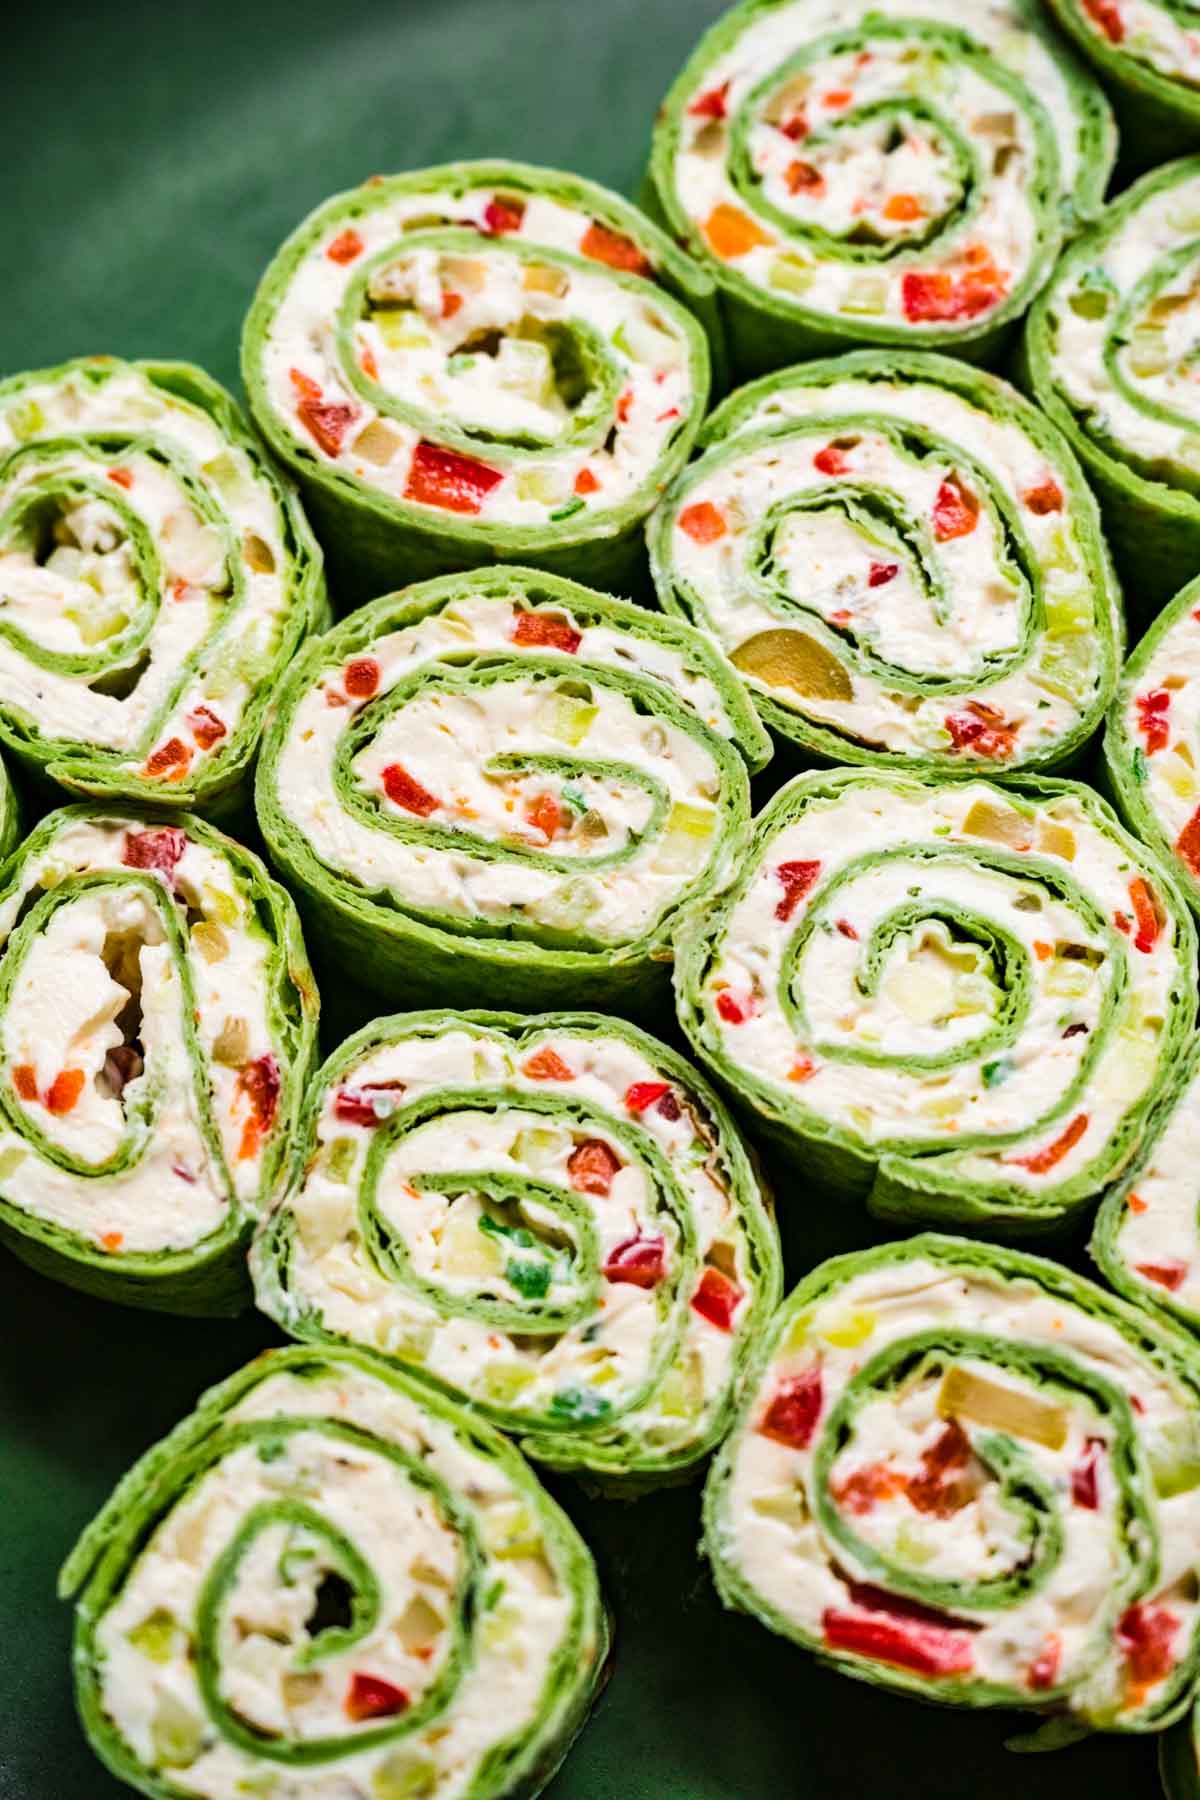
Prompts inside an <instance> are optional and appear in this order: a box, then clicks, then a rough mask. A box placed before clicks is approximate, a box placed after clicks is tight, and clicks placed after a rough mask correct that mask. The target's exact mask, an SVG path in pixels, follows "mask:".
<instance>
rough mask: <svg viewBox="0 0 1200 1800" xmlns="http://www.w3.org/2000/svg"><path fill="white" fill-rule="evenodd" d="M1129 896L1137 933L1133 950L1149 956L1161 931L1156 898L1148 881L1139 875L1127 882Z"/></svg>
mask: <svg viewBox="0 0 1200 1800" xmlns="http://www.w3.org/2000/svg"><path fill="white" fill-rule="evenodd" d="M1129 898H1130V900H1131V902H1132V903H1133V917H1134V922H1135V923H1136V925H1137V935H1136V937H1135V938H1134V940H1133V947H1134V949H1135V950H1140V951H1141V952H1142V954H1143V955H1144V956H1149V954H1150V952H1151V950H1153V948H1154V946H1155V944H1157V942H1158V939H1159V934H1160V933H1161V931H1162V919H1161V918H1160V917H1159V911H1158V900H1157V895H1156V894H1155V892H1154V889H1153V888H1152V887H1151V886H1150V884H1149V882H1147V881H1143V879H1142V877H1141V876H1140V875H1138V876H1136V877H1135V878H1134V880H1132V881H1131V882H1130V884H1129Z"/></svg>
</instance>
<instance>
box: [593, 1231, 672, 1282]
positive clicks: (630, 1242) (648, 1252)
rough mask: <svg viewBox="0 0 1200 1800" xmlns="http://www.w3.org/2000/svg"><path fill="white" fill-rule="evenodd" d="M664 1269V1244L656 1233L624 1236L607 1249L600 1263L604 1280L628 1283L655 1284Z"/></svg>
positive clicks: (665, 1258)
mask: <svg viewBox="0 0 1200 1800" xmlns="http://www.w3.org/2000/svg"><path fill="white" fill-rule="evenodd" d="M666 1272H667V1246H666V1244H665V1242H664V1240H663V1239H662V1238H660V1237H642V1236H641V1235H640V1234H639V1235H638V1236H637V1237H631V1238H626V1239H625V1241H624V1242H623V1243H621V1244H617V1245H616V1247H615V1248H614V1249H612V1250H610V1251H609V1254H608V1258H607V1260H606V1262H605V1264H604V1274H605V1278H606V1280H608V1281H623V1282H627V1283H628V1284H629V1285H630V1286H631V1287H640V1288H652V1287H657V1286H658V1284H659V1282H660V1281H662V1279H663V1278H664V1276H665V1275H666Z"/></svg>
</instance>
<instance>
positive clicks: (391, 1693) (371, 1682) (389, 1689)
mask: <svg viewBox="0 0 1200 1800" xmlns="http://www.w3.org/2000/svg"><path fill="white" fill-rule="evenodd" d="M345 1704H346V1713H347V1716H348V1717H349V1718H351V1719H354V1720H356V1721H361V1720H363V1719H390V1718H393V1717H394V1716H395V1714H396V1713H402V1712H406V1711H407V1710H408V1706H409V1698H408V1695H407V1694H406V1693H405V1691H404V1689H403V1688H399V1687H396V1686H394V1684H393V1683H392V1682H390V1681H384V1679H383V1678H382V1676H380V1675H364V1674H362V1673H361V1672H359V1671H357V1670H356V1671H355V1673H354V1674H353V1675H351V1677H350V1686H349V1687H348V1688H347V1690H346V1703H345Z"/></svg>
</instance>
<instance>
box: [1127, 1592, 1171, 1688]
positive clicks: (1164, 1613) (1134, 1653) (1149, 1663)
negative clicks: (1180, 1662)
mask: <svg viewBox="0 0 1200 1800" xmlns="http://www.w3.org/2000/svg"><path fill="white" fill-rule="evenodd" d="M1178 1630H1179V1620H1178V1619H1177V1618H1176V1617H1175V1614H1174V1613H1173V1612H1170V1611H1169V1610H1168V1609H1167V1607H1165V1606H1153V1605H1151V1604H1149V1603H1147V1602H1143V1603H1142V1604H1140V1605H1138V1606H1131V1607H1129V1609H1128V1610H1127V1611H1126V1612H1124V1613H1123V1614H1122V1615H1121V1618H1120V1621H1119V1623H1118V1625H1117V1642H1118V1644H1119V1645H1120V1646H1121V1653H1122V1655H1123V1656H1124V1658H1125V1661H1126V1663H1127V1664H1128V1665H1129V1673H1130V1675H1131V1676H1132V1678H1133V1680H1134V1681H1136V1682H1137V1683H1138V1684H1139V1685H1143V1686H1149V1685H1150V1684H1151V1683H1152V1682H1155V1681H1161V1680H1162V1678H1163V1676H1164V1675H1166V1674H1168V1673H1169V1671H1170V1668H1171V1664H1172V1662H1173V1661H1174V1658H1173V1657H1172V1655H1171V1640H1172V1639H1173V1638H1174V1636H1175V1634H1176V1632H1177V1631H1178Z"/></svg>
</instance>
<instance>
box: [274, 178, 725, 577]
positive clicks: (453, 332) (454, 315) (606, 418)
mask: <svg viewBox="0 0 1200 1800" xmlns="http://www.w3.org/2000/svg"><path fill="white" fill-rule="evenodd" d="M711 295H712V283H711V280H710V279H709V277H708V276H706V275H702V274H701V273H700V271H699V270H697V269H696V268H695V267H694V266H693V265H692V264H691V263H690V262H689V260H688V259H687V257H685V256H684V255H683V254H682V252H680V251H679V250H677V249H676V248H675V246H674V245H673V244H672V243H671V241H670V239H669V238H667V237H666V235H665V234H664V233H663V232H661V231H660V230H659V229H658V227H657V226H655V225H652V224H651V222H650V221H649V220H648V219H647V218H645V217H644V216H643V214H641V213H640V212H639V211H638V209H637V208H636V207H634V206H631V205H630V203H629V202H628V201H627V200H622V199H620V198H619V197H618V196H617V195H616V194H613V193H610V192H609V191H608V189H607V188H601V187H597V186H595V184H594V183H592V182H589V181H582V180H580V179H579V178H578V177H577V176H574V175H565V174H561V173H560V172H558V171H557V170H553V169H537V168H531V167H529V166H528V165H526V164H524V163H510V162H468V163H450V164H447V165H446V166H444V167H441V168H436V169H425V170H421V171H418V172H416V173H414V174H408V175H396V176H390V177H388V178H386V179H385V178H383V177H375V178H373V179H372V180H370V181H368V182H365V183H364V184H363V185H362V186H361V187H359V188H355V189H353V190H352V191H351V192H349V193H345V194H339V195H336V196H335V197H334V198H333V199H332V200H329V201H327V202H326V203H325V204H324V205H323V206H320V207H318V209H317V210H316V212H314V213H313V214H312V215H311V216H310V217H309V218H308V219H306V220H305V221H304V223H303V224H301V225H300V226H299V227H298V228H297V230H296V231H295V232H294V233H293V234H292V236H291V237H290V238H289V239H288V241H287V242H286V243H285V244H284V246H283V247H282V249H281V250H280V251H279V254H278V255H277V256H276V258H275V260H274V261H273V262H272V263H271V265H270V267H269V268H268V270H267V272H266V274H265V275H264V276H263V279H262V282H261V284H260V286H259V290H258V294H257V296H256V298H255V301H254V304H253V306H252V307H251V310H250V314H249V316H248V318H247V320H246V326H245V331H244V335H243V342H242V368H243V375H244V378H245V383H246V391H247V393H248V394H249V396H250V405H251V409H252V411H253V413H254V416H255V418H256V419H257V421H258V424H259V426H260V428H261V430H262V431H263V433H264V435H265V436H266V438H267V440H268V442H269V443H270V444H271V446H272V448H273V449H274V450H275V451H276V453H277V454H278V455H279V456H281V457H282V458H283V460H284V461H285V462H286V463H287V464H289V466H290V467H291V468H292V469H293V470H294V471H295V473H296V474H297V475H298V477H299V479H300V481H301V484H302V486H303V488H304V492H305V498H306V500H307V502H308V505H309V509H310V511H311V513H312V516H313V518H314V520H315V521H316V524H317V527H318V530H319V531H320V532H321V535H322V538H323V540H324V542H325V545H326V549H327V551H328V553H329V555H330V557H331V561H332V566H333V568H334V570H335V573H336V575H337V591H338V594H339V597H341V596H343V595H354V596H357V597H358V598H366V597H368V596H369V595H373V594H378V593H380V592H381V591H382V590H383V589H385V588H388V587H391V586H393V585H394V583H395V580H396V574H397V571H398V570H400V569H404V570H406V571H407V572H408V574H409V576H410V578H413V577H416V576H420V575H432V574H436V573H438V572H440V571H442V570H446V569H461V568H467V567H470V566H472V565H474V564H478V563H488V562H497V561H502V562H532V563H537V564H539V565H542V566H545V567H547V568H553V569H555V570H557V571H558V572H559V573H560V574H566V575H585V574H586V576H587V578H588V579H589V580H591V581H595V582H596V583H597V584H598V585H617V586H623V585H627V584H628V583H629V581H630V580H631V579H632V570H633V567H634V565H636V563H637V561H638V556H639V551H640V543H639V531H640V526H641V523H642V521H643V520H644V518H645V516H646V514H647V513H648V512H649V511H650V509H651V507H652V506H653V505H654V504H655V502H656V500H657V499H658V496H659V494H660V493H661V492H662V490H663V487H664V486H665V485H666V483H667V482H668V481H669V480H670V478H671V476H672V475H673V474H674V473H675V471H676V470H677V469H678V468H679V467H680V466H681V465H682V463H683V462H684V461H685V459H686V457H687V453H688V450H689V448H690V446H691V443H692V440H693V438H694V436H695V433H696V428H697V426H698V425H699V423H700V420H701V418H702V417H703V414H704V408H705V404H706V401H707V398H708V383H709V350H708V343H707V339H706V336H705V332H704V329H703V328H702V326H701V325H700V323H699V322H698V320H697V318H696V317H695V316H694V314H693V313H692V312H691V311H690V310H689V308H690V307H692V306H696V307H698V308H699V309H700V310H701V311H704V310H705V309H706V308H708V310H711Z"/></svg>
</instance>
